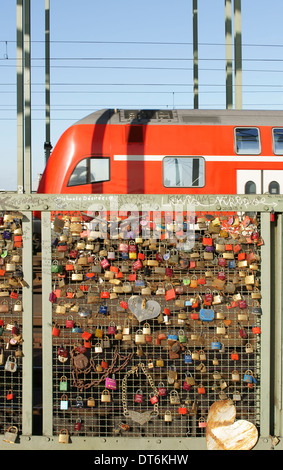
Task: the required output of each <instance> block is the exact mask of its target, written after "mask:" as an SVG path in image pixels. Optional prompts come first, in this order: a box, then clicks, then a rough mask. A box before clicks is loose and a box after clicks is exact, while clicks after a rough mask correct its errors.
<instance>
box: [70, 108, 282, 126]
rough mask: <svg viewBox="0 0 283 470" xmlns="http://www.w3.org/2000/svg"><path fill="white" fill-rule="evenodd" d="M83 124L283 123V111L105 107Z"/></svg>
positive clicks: (228, 124)
mask: <svg viewBox="0 0 283 470" xmlns="http://www.w3.org/2000/svg"><path fill="white" fill-rule="evenodd" d="M79 124H92V125H93V124H146V125H154V124H158V125H178V124H179V125H180V124H182V125H222V126H225V125H226V126H281V127H282V126H283V111H272V110H269V111H264V110H261V111H258V110H254V111H252V110H227V109H223V110H203V109H101V110H99V111H96V112H94V113H91V114H89V115H88V116H86V117H84V118H82V119H80V120H79V121H77V122H76V123H75V125H79Z"/></svg>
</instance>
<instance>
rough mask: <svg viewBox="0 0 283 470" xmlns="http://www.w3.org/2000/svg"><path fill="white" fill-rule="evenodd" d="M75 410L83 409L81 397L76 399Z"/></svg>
mask: <svg viewBox="0 0 283 470" xmlns="http://www.w3.org/2000/svg"><path fill="white" fill-rule="evenodd" d="M76 408H84V402H83V399H82V397H81V396H78V397H77V398H76Z"/></svg>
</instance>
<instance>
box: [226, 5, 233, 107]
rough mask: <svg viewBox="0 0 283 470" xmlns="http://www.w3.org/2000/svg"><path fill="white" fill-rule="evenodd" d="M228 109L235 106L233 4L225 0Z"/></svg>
mask: <svg viewBox="0 0 283 470" xmlns="http://www.w3.org/2000/svg"><path fill="white" fill-rule="evenodd" d="M225 53H226V109H232V108H233V71H232V69H233V66H232V63H233V45H232V4H231V0H225Z"/></svg>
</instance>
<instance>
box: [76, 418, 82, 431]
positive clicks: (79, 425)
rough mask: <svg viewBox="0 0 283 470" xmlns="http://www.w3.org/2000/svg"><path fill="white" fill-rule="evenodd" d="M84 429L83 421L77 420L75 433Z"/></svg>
mask: <svg viewBox="0 0 283 470" xmlns="http://www.w3.org/2000/svg"><path fill="white" fill-rule="evenodd" d="M81 429H82V421H81V419H80V418H78V419H77V421H76V422H75V426H74V431H80V430H81Z"/></svg>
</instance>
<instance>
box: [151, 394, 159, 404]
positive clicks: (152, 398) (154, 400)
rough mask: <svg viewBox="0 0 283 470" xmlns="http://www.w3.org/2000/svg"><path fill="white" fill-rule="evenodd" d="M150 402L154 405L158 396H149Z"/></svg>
mask: <svg viewBox="0 0 283 470" xmlns="http://www.w3.org/2000/svg"><path fill="white" fill-rule="evenodd" d="M150 403H151V404H152V405H154V404H155V403H158V397H157V396H156V395H153V396H151V397H150Z"/></svg>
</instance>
